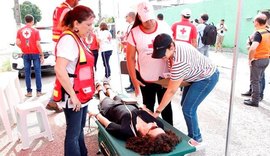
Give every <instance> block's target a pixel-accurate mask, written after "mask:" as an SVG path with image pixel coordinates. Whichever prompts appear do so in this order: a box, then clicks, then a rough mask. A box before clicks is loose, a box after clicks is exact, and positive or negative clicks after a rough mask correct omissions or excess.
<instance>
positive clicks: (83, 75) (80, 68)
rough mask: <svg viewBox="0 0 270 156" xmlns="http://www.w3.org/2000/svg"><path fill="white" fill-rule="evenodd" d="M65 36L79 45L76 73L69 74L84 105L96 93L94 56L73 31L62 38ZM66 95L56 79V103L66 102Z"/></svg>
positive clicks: (54, 92) (67, 32) (65, 33)
mask: <svg viewBox="0 0 270 156" xmlns="http://www.w3.org/2000/svg"><path fill="white" fill-rule="evenodd" d="M65 35H71V36H72V37H73V38H74V40H75V41H76V43H77V45H78V49H79V57H78V62H77V65H76V68H75V73H72V74H71V73H69V76H70V77H72V78H74V85H73V89H74V91H75V93H76V95H77V97H78V99H79V100H80V102H81V103H82V104H84V103H86V102H88V101H89V100H91V99H92V97H93V94H94V93H95V85H94V81H95V78H94V70H93V66H94V56H93V54H92V53H91V52H90V51H89V50H88V49H87V48H86V46H85V45H84V43H82V41H81V40H80V38H79V37H78V36H77V35H76V34H74V33H72V32H71V31H64V32H63V34H62V35H61V37H63V36H65ZM61 37H60V38H61ZM56 47H57V46H56ZM55 52H56V53H57V50H55ZM65 93H66V91H65V90H64V88H63V87H62V85H61V83H60V82H59V80H58V79H57V78H56V81H55V85H54V91H53V96H54V101H56V102H59V101H65Z"/></svg>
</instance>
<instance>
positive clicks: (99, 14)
mask: <svg viewBox="0 0 270 156" xmlns="http://www.w3.org/2000/svg"><path fill="white" fill-rule="evenodd" d="M98 18H99V19H98V21H99V22H100V21H101V0H98ZM99 22H98V23H99Z"/></svg>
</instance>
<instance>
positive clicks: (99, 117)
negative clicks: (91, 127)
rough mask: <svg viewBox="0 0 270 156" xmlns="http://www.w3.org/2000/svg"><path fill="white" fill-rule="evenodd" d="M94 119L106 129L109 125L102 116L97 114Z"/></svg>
mask: <svg viewBox="0 0 270 156" xmlns="http://www.w3.org/2000/svg"><path fill="white" fill-rule="evenodd" d="M95 117H96V119H97V120H98V121H99V122H100V123H101V124H102V125H103V126H104V127H105V128H106V127H108V125H109V124H110V123H111V121H110V120H108V119H107V118H105V117H104V116H103V115H102V114H100V113H98V114H96V115H95Z"/></svg>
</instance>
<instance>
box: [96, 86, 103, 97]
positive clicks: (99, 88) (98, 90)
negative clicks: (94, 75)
mask: <svg viewBox="0 0 270 156" xmlns="http://www.w3.org/2000/svg"><path fill="white" fill-rule="evenodd" d="M96 91H97V93H96V94H95V96H96V97H97V98H99V92H101V91H102V92H104V91H103V88H102V86H101V84H100V83H96Z"/></svg>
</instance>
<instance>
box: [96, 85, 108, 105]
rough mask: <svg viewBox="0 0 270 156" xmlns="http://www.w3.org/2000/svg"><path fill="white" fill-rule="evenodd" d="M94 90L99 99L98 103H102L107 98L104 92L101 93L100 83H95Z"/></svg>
mask: <svg viewBox="0 0 270 156" xmlns="http://www.w3.org/2000/svg"><path fill="white" fill-rule="evenodd" d="M96 90H97V92H98V95H99V96H98V97H99V101H100V102H101V101H103V100H104V98H106V97H107V96H106V95H105V93H104V91H103V88H102V85H101V84H100V83H97V84H96Z"/></svg>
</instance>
